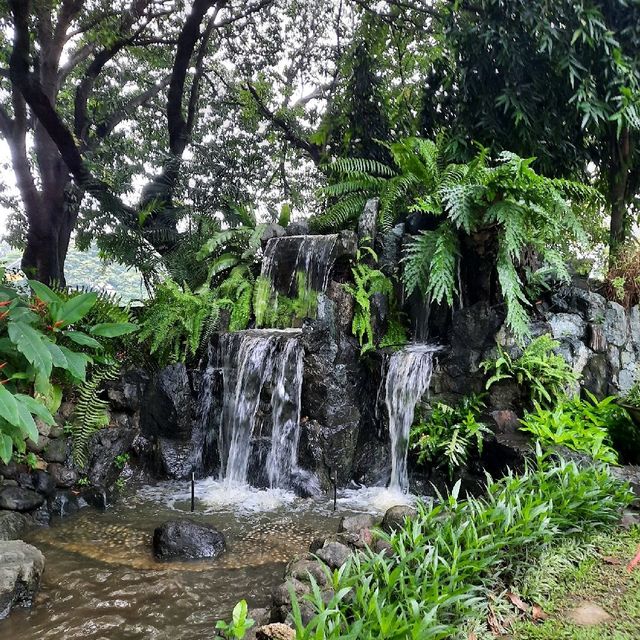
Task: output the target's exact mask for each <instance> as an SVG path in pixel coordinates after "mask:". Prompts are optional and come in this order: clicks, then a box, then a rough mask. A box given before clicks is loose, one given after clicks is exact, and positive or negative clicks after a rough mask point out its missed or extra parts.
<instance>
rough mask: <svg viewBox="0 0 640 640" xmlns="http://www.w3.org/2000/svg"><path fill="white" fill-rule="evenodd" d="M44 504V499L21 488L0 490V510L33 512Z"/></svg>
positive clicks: (29, 490) (34, 492)
mask: <svg viewBox="0 0 640 640" xmlns="http://www.w3.org/2000/svg"><path fill="white" fill-rule="evenodd" d="M43 504H44V497H43V496H41V495H40V494H39V493H37V492H36V491H32V490H31V489H24V488H22V487H11V486H9V487H6V486H5V487H2V488H0V509H8V510H9V511H34V510H35V509H37V508H38V507H40V506H42V505H43Z"/></svg>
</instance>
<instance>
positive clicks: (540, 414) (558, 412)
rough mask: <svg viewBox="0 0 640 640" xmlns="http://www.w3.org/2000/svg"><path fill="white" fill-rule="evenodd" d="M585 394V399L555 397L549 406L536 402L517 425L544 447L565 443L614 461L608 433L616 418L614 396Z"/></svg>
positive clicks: (617, 410) (602, 460)
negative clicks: (554, 401) (555, 402)
mask: <svg viewBox="0 0 640 640" xmlns="http://www.w3.org/2000/svg"><path fill="white" fill-rule="evenodd" d="M587 395H588V399H587V400H581V399H579V398H573V399H562V400H558V401H557V404H556V405H555V406H554V407H553V408H551V409H543V408H542V407H541V406H540V405H539V404H538V403H537V402H536V403H534V404H535V411H533V412H531V413H527V414H526V415H525V417H524V418H523V419H522V420H521V423H522V426H521V427H520V428H521V429H522V430H523V431H527V432H528V433H531V434H532V435H533V436H534V437H535V438H537V439H538V440H539V441H540V442H541V443H542V444H543V445H544V446H546V447H567V448H568V449H571V450H572V451H577V452H579V453H586V454H588V455H590V456H591V457H592V458H593V459H594V460H597V461H600V462H607V463H610V464H615V463H616V462H617V461H618V455H617V453H616V451H615V449H614V448H613V447H612V446H611V439H610V436H609V428H610V426H611V425H612V424H614V422H615V421H616V420H617V419H618V417H617V415H616V414H617V413H618V412H619V407H618V406H617V405H616V404H615V397H614V396H609V397H608V398H604V399H603V400H597V399H596V398H595V396H593V395H592V394H590V393H589V392H587Z"/></svg>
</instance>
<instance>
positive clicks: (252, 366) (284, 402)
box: [218, 330, 303, 488]
mask: <svg viewBox="0 0 640 640" xmlns="http://www.w3.org/2000/svg"><path fill="white" fill-rule="evenodd" d="M220 352H221V353H220V355H221V359H222V367H223V380H224V391H223V410H222V425H221V428H220V433H219V436H218V450H219V453H220V461H221V475H222V477H223V478H224V480H225V483H227V484H245V483H246V482H247V481H248V469H249V457H250V454H251V451H252V439H254V437H255V436H257V435H258V431H260V430H261V429H262V427H263V426H264V423H265V421H266V420H268V419H269V417H270V420H271V444H270V449H269V453H268V455H267V459H266V474H267V477H268V480H269V484H270V486H271V487H272V488H287V487H288V486H289V484H290V482H291V476H292V474H293V472H294V471H295V470H296V460H297V455H298V442H299V439H300V395H301V390H302V372H303V364H302V353H303V352H302V347H301V345H300V343H299V340H298V332H296V331H271V330H268V331H241V332H236V333H230V334H223V335H222V336H221V338H220ZM267 396H270V400H269V404H270V409H269V411H268V412H267V413H268V414H269V415H268V416H265V412H264V411H262V408H261V403H263V402H265V398H266V397H267Z"/></svg>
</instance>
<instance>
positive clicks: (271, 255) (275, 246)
mask: <svg viewBox="0 0 640 640" xmlns="http://www.w3.org/2000/svg"><path fill="white" fill-rule="evenodd" d="M337 242H338V234H335V233H334V234H330V235H323V236H283V237H281V238H271V240H269V241H268V242H267V246H266V248H265V250H264V256H263V260H262V271H261V274H260V275H262V276H263V277H265V278H268V279H269V280H270V281H271V282H272V284H273V286H274V288H276V289H279V290H281V291H282V293H286V294H287V295H292V294H293V292H294V291H295V288H296V277H297V274H298V272H302V273H304V275H305V284H306V286H307V288H308V289H313V290H314V291H318V292H320V293H324V292H325V291H326V289H327V287H328V285H329V277H330V276H331V270H332V269H333V265H334V262H335V248H336V244H337ZM281 265H287V272H286V273H276V272H277V270H278V267H280V266H281ZM289 265H292V268H291V270H290V271H289ZM285 290H286V291H285Z"/></svg>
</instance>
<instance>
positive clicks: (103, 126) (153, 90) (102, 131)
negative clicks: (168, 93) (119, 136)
mask: <svg viewBox="0 0 640 640" xmlns="http://www.w3.org/2000/svg"><path fill="white" fill-rule="evenodd" d="M170 80H171V76H170V75H167V76H165V77H164V78H163V79H162V80H161V81H160V82H158V83H156V84H154V85H152V86H151V87H149V88H148V89H147V90H146V91H143V92H142V93H140V94H138V95H137V96H134V97H133V98H131V99H130V100H129V101H128V102H126V103H125V104H124V105H123V106H122V107H121V108H120V109H118V110H117V111H114V112H113V113H112V114H111V115H109V116H108V117H107V118H106V119H105V120H104V121H103V122H102V123H100V124H99V125H98V126H97V127H96V138H99V139H104V138H106V137H107V136H109V135H111V133H112V132H113V130H114V129H115V128H116V127H117V126H118V125H119V124H120V123H121V122H122V121H123V120H125V119H126V118H127V116H129V115H130V114H131V113H132V112H133V111H134V110H135V109H137V108H138V107H141V106H143V105H145V104H146V103H147V102H149V100H151V98H153V97H154V96H157V95H158V94H159V93H160V92H161V91H162V90H163V89H165V88H166V87H167V86H168V85H169V82H170Z"/></svg>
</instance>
